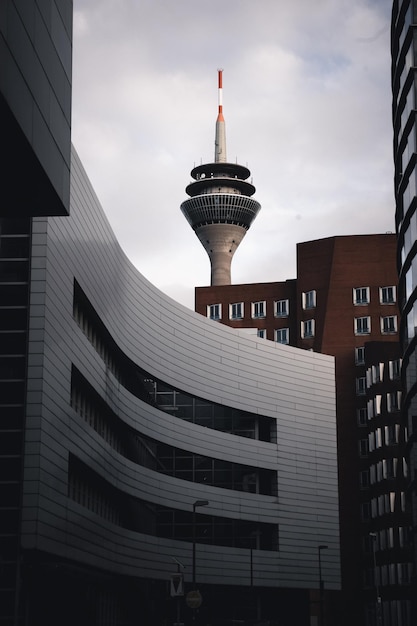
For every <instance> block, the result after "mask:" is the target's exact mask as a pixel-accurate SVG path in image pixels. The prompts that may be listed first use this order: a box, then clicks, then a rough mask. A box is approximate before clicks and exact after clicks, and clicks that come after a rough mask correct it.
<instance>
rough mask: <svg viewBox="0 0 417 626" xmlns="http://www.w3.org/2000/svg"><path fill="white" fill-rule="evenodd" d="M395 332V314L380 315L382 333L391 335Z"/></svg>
mask: <svg viewBox="0 0 417 626" xmlns="http://www.w3.org/2000/svg"><path fill="white" fill-rule="evenodd" d="M396 332H397V316H396V315H387V316H386V317H381V333H383V334H384V335H391V334H393V333H396Z"/></svg>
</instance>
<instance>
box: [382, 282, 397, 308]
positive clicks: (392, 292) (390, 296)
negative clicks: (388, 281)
mask: <svg viewBox="0 0 417 626" xmlns="http://www.w3.org/2000/svg"><path fill="white" fill-rule="evenodd" d="M396 300H397V294H396V288H395V286H394V285H391V286H390V287H380V288H379V301H380V303H381V304H395V302H396Z"/></svg>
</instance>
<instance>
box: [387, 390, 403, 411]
mask: <svg viewBox="0 0 417 626" xmlns="http://www.w3.org/2000/svg"><path fill="white" fill-rule="evenodd" d="M400 403H401V392H400V391H392V392H391V393H388V394H387V411H388V413H394V412H395V411H399V410H400Z"/></svg>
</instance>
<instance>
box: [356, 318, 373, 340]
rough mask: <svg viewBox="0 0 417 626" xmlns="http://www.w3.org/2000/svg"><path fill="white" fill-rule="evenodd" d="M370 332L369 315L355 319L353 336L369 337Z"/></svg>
mask: <svg viewBox="0 0 417 626" xmlns="http://www.w3.org/2000/svg"><path fill="white" fill-rule="evenodd" d="M370 332H371V318H370V316H369V315H367V316H366V317H355V335H369V333H370Z"/></svg>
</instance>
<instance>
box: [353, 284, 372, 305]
mask: <svg viewBox="0 0 417 626" xmlns="http://www.w3.org/2000/svg"><path fill="white" fill-rule="evenodd" d="M353 304H356V305H359V304H369V287H354V289H353Z"/></svg>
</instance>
